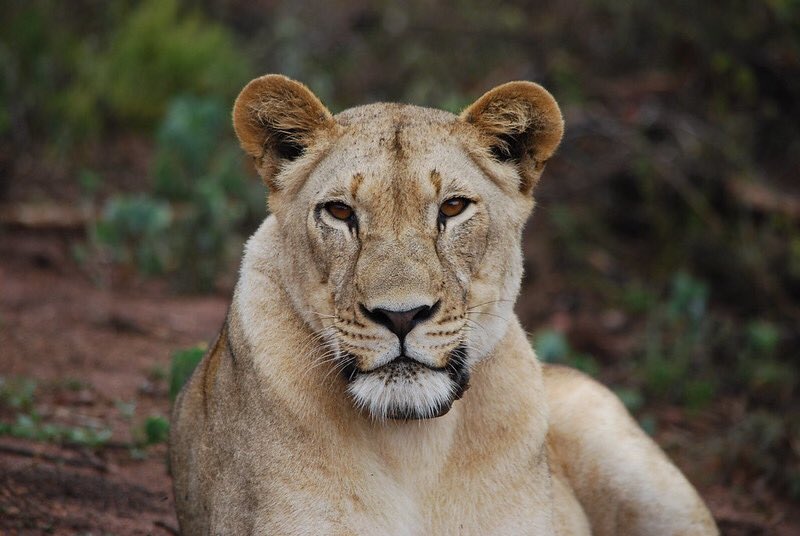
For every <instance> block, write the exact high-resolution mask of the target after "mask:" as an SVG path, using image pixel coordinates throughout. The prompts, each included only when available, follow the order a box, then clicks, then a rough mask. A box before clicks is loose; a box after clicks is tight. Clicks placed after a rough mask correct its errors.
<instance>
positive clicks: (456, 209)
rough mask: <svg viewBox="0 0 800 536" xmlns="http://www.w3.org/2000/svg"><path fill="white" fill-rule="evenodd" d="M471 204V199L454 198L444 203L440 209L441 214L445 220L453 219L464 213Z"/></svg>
mask: <svg viewBox="0 0 800 536" xmlns="http://www.w3.org/2000/svg"><path fill="white" fill-rule="evenodd" d="M470 203H471V201H470V200H469V199H465V198H463V197H454V198H453V199H448V200H447V201H445V202H444V203H442V206H441V207H439V213H440V214H441V215H442V216H444V217H445V218H452V217H453V216H458V215H459V214H461V213H462V212H464V209H465V208H467V205H469V204H470Z"/></svg>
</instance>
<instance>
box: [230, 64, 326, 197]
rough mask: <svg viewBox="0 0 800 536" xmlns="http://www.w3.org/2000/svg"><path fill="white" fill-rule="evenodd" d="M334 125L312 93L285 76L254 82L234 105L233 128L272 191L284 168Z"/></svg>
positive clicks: (248, 85) (262, 77)
mask: <svg viewBox="0 0 800 536" xmlns="http://www.w3.org/2000/svg"><path fill="white" fill-rule="evenodd" d="M333 123H334V120H333V117H332V116H331V113H330V112H329V111H328V109H327V108H325V106H324V105H323V104H322V102H320V100H319V99H318V98H317V97H316V95H314V94H313V93H312V92H311V90H309V89H308V88H307V87H306V86H304V85H303V84H301V83H300V82H296V81H295V80H292V79H290V78H287V77H285V76H281V75H277V74H270V75H266V76H261V77H259V78H256V79H255V80H251V81H250V83H249V84H247V85H246V86H245V87H244V89H242V91H241V93H239V96H238V97H237V98H236V102H235V103H234V105H233V128H234V129H235V130H236V136H237V137H238V138H239V144H240V145H241V146H242V149H244V151H245V152H246V153H247V154H249V155H250V156H252V157H253V159H254V160H255V162H256V167H257V168H258V171H259V173H260V174H261V176H262V177H263V178H264V181H265V182H266V183H267V185H268V186H269V187H270V188H273V189H274V188H275V187H276V184H275V182H274V180H273V179H274V176H275V174H276V173H277V172H278V171H279V169H280V167H281V165H283V164H285V163H287V162H291V161H292V160H295V159H297V158H299V157H300V156H302V154H303V153H304V152H305V150H306V148H307V147H308V145H309V144H310V143H311V142H312V140H313V139H314V137H315V136H317V135H318V134H319V133H320V131H322V130H324V129H327V128H330V127H331V126H332V125H333Z"/></svg>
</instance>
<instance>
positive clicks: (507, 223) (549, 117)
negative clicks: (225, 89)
mask: <svg viewBox="0 0 800 536" xmlns="http://www.w3.org/2000/svg"><path fill="white" fill-rule="evenodd" d="M233 119H234V127H235V129H236V134H237V136H238V138H239V141H240V143H241V145H242V147H243V149H244V150H245V151H246V152H247V153H248V154H249V155H250V156H251V157H252V158H253V159H254V162H255V165H256V168H257V169H258V171H259V173H260V175H261V176H262V178H263V179H264V181H265V183H266V184H267V186H268V188H269V190H270V197H269V205H270V209H271V211H272V213H273V214H274V217H275V218H276V220H277V225H278V228H279V233H280V241H281V243H282V247H281V248H280V251H276V252H275V254H276V255H278V254H280V255H283V256H284V257H285V258H284V259H282V260H281V263H280V264H281V266H282V267H284V268H283V269H282V274H281V278H282V283H283V286H284V287H285V288H286V290H287V293H288V295H289V296H290V301H291V303H290V304H287V306H290V307H293V308H294V309H296V310H297V312H298V313H299V314H300V315H301V316H302V318H303V319H304V320H305V322H306V323H307V324H308V325H309V326H310V327H311V328H312V329H313V330H314V331H315V333H317V334H318V336H319V338H320V339H321V340H322V341H323V342H324V344H326V345H327V347H328V348H329V349H330V351H329V352H328V353H327V354H326V357H327V360H328V362H329V363H330V364H331V365H332V366H333V367H334V368H335V369H337V370H338V371H340V372H341V373H342V374H343V376H344V378H345V381H346V383H347V388H346V389H347V392H348V393H349V396H350V397H352V399H353V401H354V403H355V404H356V405H357V406H358V407H359V408H362V409H363V410H364V411H366V412H367V413H368V414H369V415H371V416H373V417H374V418H379V419H383V418H402V419H409V418H412V419H413V418H429V417H437V416H439V415H442V414H444V413H446V412H447V411H448V410H449V409H450V407H451V405H452V404H453V401H454V400H456V399H458V398H460V397H461V396H462V394H463V393H464V390H465V389H466V388H467V386H468V384H469V378H470V372H471V370H472V369H473V366H474V364H475V363H477V362H478V361H480V360H481V359H483V358H485V357H486V356H488V355H490V354H491V352H492V350H493V348H494V347H495V346H496V344H497V343H498V342H499V341H500V339H501V338H502V337H503V335H504V333H505V331H506V328H507V326H508V325H509V323H511V322H516V320H515V318H514V315H513V304H514V301H515V298H516V296H517V293H518V291H519V286H520V279H521V275H522V254H521V246H520V235H521V232H522V228H523V225H524V223H525V220H526V219H527V217H528V215H529V213H530V211H531V209H532V207H533V204H534V201H533V197H532V190H533V187H534V186H535V184H536V182H537V180H538V179H539V177H540V175H541V173H542V170H543V168H544V165H545V163H546V162H547V159H548V158H549V157H550V156H551V155H552V154H553V152H554V151H555V149H556V147H557V146H558V143H559V141H560V140H561V135H562V132H563V120H562V117H561V113H560V111H559V108H558V105H557V104H556V102H555V100H554V99H553V97H552V96H551V95H550V93H548V92H547V91H546V90H545V89H543V88H542V87H541V86H539V85H537V84H534V83H531V82H511V83H508V84H504V85H501V86H499V87H497V88H495V89H493V90H491V91H489V92H488V93H486V94H485V95H483V96H482V97H481V98H480V99H478V100H477V101H476V102H475V103H474V104H472V105H471V106H469V107H468V108H467V109H466V110H464V112H463V113H461V115H460V116H456V115H453V114H450V113H448V112H444V111H439V110H432V109H427V108H421V107H417V106H410V105H401V104H383V103H382V104H370V105H367V106H360V107H357V108H352V109H349V110H346V111H344V112H341V113H340V114H338V115H336V116H333V115H332V114H331V113H330V112H329V111H328V110H327V109H326V108H325V107H324V106H323V104H322V103H321V102H320V101H319V99H317V97H315V96H314V94H313V93H311V91H310V90H309V89H308V88H306V87H305V86H304V85H302V84H300V83H298V82H296V81H293V80H290V79H288V78H286V77H283V76H277V75H269V76H263V77H261V78H257V79H255V80H253V81H251V82H250V83H249V84H248V85H247V86H246V87H245V88H244V89H243V90H242V92H241V93H240V95H239V97H238V98H237V100H236V104H235V106H234V111H233ZM302 358H303V356H298V359H302ZM306 366H311V364H306Z"/></svg>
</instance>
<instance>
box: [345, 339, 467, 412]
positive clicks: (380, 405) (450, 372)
mask: <svg viewBox="0 0 800 536" xmlns="http://www.w3.org/2000/svg"><path fill="white" fill-rule="evenodd" d="M461 355H463V354H461V353H459V352H453V356H451V359H450V361H449V363H448V365H447V366H445V367H442V368H432V367H429V366H427V365H424V364H422V363H420V362H418V361H415V360H414V359H411V358H409V357H406V356H403V355H401V356H398V357H397V358H395V359H394V360H392V361H391V362H389V363H387V364H385V365H383V366H381V367H378V368H376V369H373V370H370V371H362V370H359V369H358V368H357V367H356V366H355V365H353V364H352V361H350V363H351V364H350V366H348V367H346V369H345V377H346V379H347V382H348V385H347V391H348V393H349V394H350V396H351V397H352V398H353V402H354V403H355V405H356V407H357V408H359V409H360V410H362V411H365V412H366V413H368V414H369V415H370V416H371V417H372V418H373V419H376V420H384V419H396V420H420V419H432V418H435V417H441V416H442V415H445V414H446V413H447V412H449V411H450V408H451V407H452V406H453V402H455V401H456V400H458V399H460V398H461V397H462V395H463V394H464V391H466V390H467V389H468V388H469V372H468V370H467V367H466V364H465V363H464V360H463V359H462V358H460V357H456V356H461Z"/></svg>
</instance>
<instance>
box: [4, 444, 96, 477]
mask: <svg viewBox="0 0 800 536" xmlns="http://www.w3.org/2000/svg"><path fill="white" fill-rule="evenodd" d="M0 452H2V453H5V454H13V455H15V456H25V457H27V458H39V459H42V460H45V461H48V462H52V463H58V464H63V465H69V466H71V467H89V468H91V469H97V470H98V471H103V472H107V471H108V466H107V465H106V464H105V463H103V462H100V461H97V460H92V459H88V458H83V459H79V458H73V457H66V456H58V455H56V454H49V453H47V452H42V451H41V450H34V449H29V448H26V447H21V446H17V445H7V444H3V443H0Z"/></svg>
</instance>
